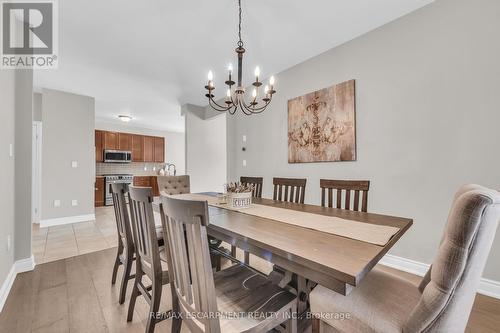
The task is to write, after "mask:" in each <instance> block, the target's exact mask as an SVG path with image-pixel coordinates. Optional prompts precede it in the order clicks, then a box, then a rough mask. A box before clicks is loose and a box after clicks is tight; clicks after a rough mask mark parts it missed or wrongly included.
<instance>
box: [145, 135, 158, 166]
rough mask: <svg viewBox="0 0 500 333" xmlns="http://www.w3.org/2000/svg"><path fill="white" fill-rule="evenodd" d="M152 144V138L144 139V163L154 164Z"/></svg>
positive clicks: (146, 137)
mask: <svg viewBox="0 0 500 333" xmlns="http://www.w3.org/2000/svg"><path fill="white" fill-rule="evenodd" d="M154 142H155V138H154V137H152V136H145V137H144V162H154Z"/></svg>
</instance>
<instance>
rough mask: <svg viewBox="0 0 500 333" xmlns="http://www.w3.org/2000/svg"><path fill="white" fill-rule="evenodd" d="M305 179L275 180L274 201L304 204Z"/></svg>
mask: <svg viewBox="0 0 500 333" xmlns="http://www.w3.org/2000/svg"><path fill="white" fill-rule="evenodd" d="M306 182H307V179H305V178H273V185H274V192H273V200H278V201H287V202H295V203H302V204H303V203H304V195H305V193H304V192H305V191H306Z"/></svg>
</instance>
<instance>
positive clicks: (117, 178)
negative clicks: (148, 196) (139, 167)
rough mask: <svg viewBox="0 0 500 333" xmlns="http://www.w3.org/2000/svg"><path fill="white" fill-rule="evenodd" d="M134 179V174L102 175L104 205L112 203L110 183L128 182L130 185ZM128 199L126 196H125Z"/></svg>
mask: <svg viewBox="0 0 500 333" xmlns="http://www.w3.org/2000/svg"><path fill="white" fill-rule="evenodd" d="M133 181H134V176H133V175H129V174H114V175H104V182H105V189H104V195H105V198H104V199H105V200H104V204H105V205H106V206H111V205H113V195H112V194H111V186H110V185H111V184H128V185H131V184H132V183H133ZM125 200H127V201H128V198H127V197H125Z"/></svg>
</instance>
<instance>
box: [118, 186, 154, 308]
mask: <svg viewBox="0 0 500 333" xmlns="http://www.w3.org/2000/svg"><path fill="white" fill-rule="evenodd" d="M110 186H111V194H112V198H113V208H114V211H115V220H116V229H117V234H118V248H117V251H116V258H115V263H114V265H113V275H112V277H111V284H115V283H116V277H117V274H118V268H119V267H120V266H121V265H123V274H122V279H121V283H120V294H119V298H118V302H119V303H120V304H123V303H125V294H126V292H127V284H128V281H129V280H130V279H133V278H135V275H134V274H130V272H131V269H132V263H133V261H134V260H135V255H134V254H135V249H134V238H133V235H132V230H131V226H130V217H129V211H128V208H127V202H126V200H125V197H126V196H128V184H111V185H110ZM156 238H157V241H158V244H159V245H160V246H161V245H163V230H162V228H161V226H158V227H156Z"/></svg>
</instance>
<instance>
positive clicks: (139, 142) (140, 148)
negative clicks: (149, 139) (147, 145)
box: [132, 134, 144, 162]
mask: <svg viewBox="0 0 500 333" xmlns="http://www.w3.org/2000/svg"><path fill="white" fill-rule="evenodd" d="M132 162H144V136H142V135H137V134H132Z"/></svg>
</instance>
